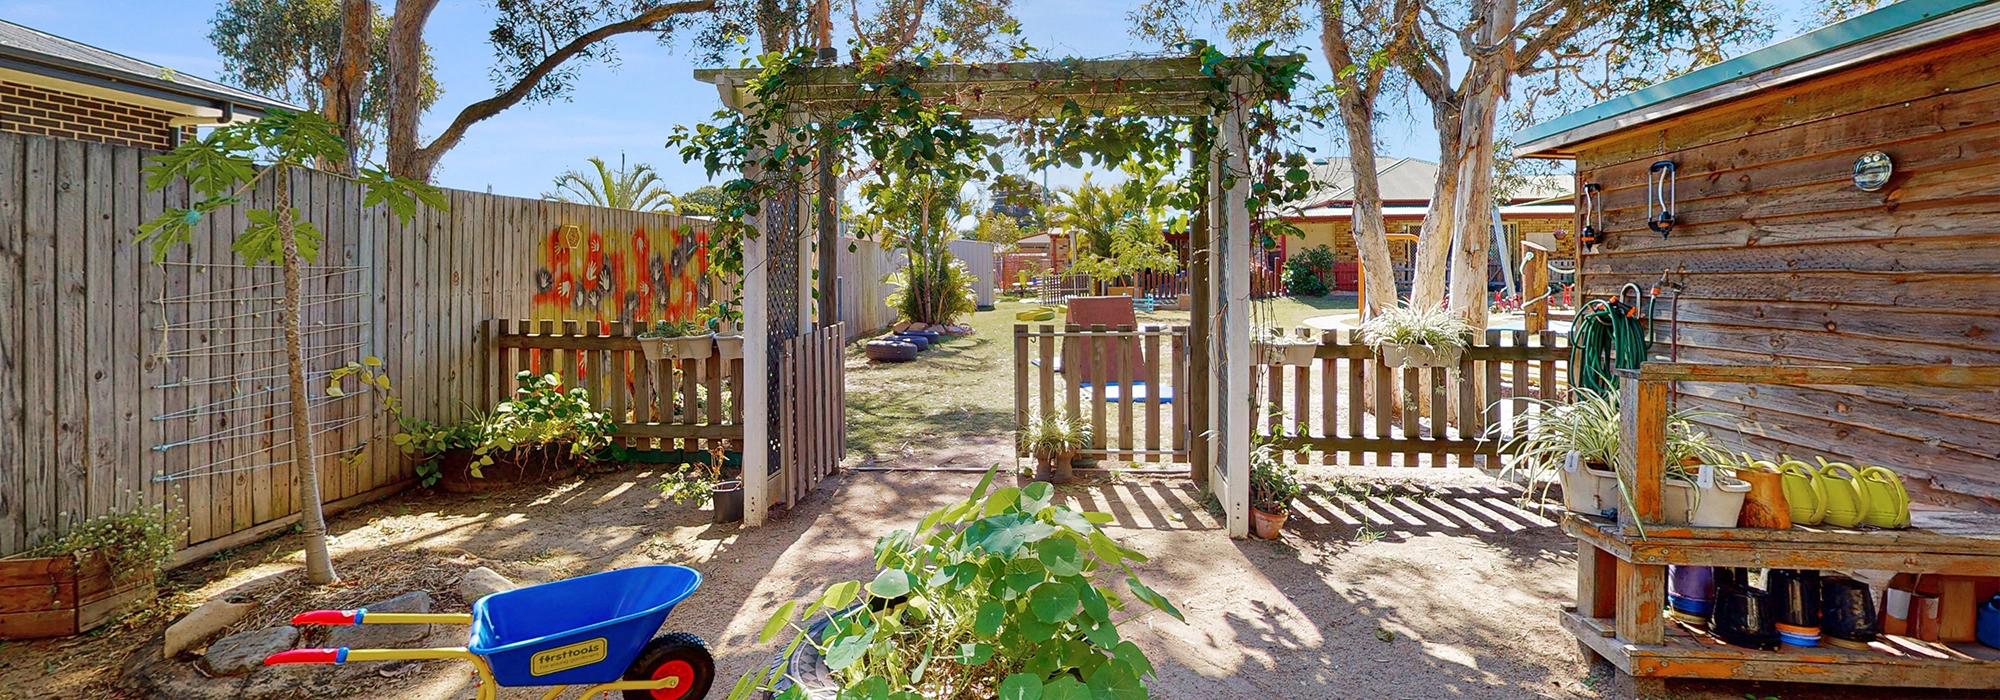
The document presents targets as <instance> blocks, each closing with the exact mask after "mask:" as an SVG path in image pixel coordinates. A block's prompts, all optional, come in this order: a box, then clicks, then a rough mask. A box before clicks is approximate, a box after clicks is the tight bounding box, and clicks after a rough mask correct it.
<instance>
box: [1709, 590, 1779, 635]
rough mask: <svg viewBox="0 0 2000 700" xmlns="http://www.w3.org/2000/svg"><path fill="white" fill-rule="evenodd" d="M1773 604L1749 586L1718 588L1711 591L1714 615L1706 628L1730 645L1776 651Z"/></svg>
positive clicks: (1764, 595) (1774, 608)
mask: <svg viewBox="0 0 2000 700" xmlns="http://www.w3.org/2000/svg"><path fill="white" fill-rule="evenodd" d="M1777 607H1778V606H1777V605H1776V603H1774V602H1773V601H1772V599H1771V594H1769V593H1765V592H1763V591H1760V590H1757V589H1755V588H1751V587H1749V586H1731V587H1729V589H1728V590H1721V589H1718V590H1716V592H1715V616H1714V617H1713V618H1712V619H1711V621H1710V622H1709V627H1708V628H1709V630H1710V631H1712V632H1714V633H1715V636H1717V637H1721V638H1722V641H1724V642H1728V643H1729V644H1731V645H1733V646H1739V647H1743V648H1745V649H1763V650H1766V651H1771V650H1776V649H1777V648H1778V620H1777Z"/></svg>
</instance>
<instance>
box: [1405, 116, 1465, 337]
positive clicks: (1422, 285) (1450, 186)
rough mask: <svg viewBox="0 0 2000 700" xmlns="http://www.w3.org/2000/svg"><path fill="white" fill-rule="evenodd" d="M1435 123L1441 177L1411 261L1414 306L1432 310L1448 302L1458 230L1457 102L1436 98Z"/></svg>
mask: <svg viewBox="0 0 2000 700" xmlns="http://www.w3.org/2000/svg"><path fill="white" fill-rule="evenodd" d="M1431 104H1432V107H1431V109H1432V110H1433V112H1434V115H1433V117H1432V120H1431V121H1432V122H1433V123H1434V125H1435V126H1436V127H1437V129H1438V175H1437V180H1435V181H1434V182H1433V183H1432V185H1431V206H1430V210H1429V211H1428V212H1425V214H1424V225H1423V229H1422V230H1421V231H1419V232H1418V233H1417V259H1415V260H1412V261H1410V265H1411V267H1412V268H1413V269H1412V271H1411V278H1410V306H1411V307H1413V308H1422V309H1428V308H1433V307H1436V306H1438V305H1440V304H1443V303H1444V293H1445V288H1446V279H1447V277H1446V275H1447V274H1448V273H1449V272H1450V270H1451V248H1452V246H1451V241H1452V235H1453V234H1452V232H1453V231H1454V230H1456V228H1457V227H1455V226H1453V223H1454V221H1455V219H1454V217H1453V216H1452V214H1453V211H1452V208H1451V206H1450V203H1451V201H1452V200H1453V199H1454V198H1455V197H1457V196H1458V189H1459V187H1460V185H1461V182H1460V179H1459V169H1458V164H1459V161H1460V160H1461V157H1460V153H1459V147H1458V144H1459V142H1460V141H1461V140H1462V139H1461V138H1460V136H1459V128H1460V124H1461V123H1462V120H1461V119H1460V112H1459V110H1458V107H1457V104H1456V101H1455V100H1446V101H1443V102H1442V103H1441V102H1440V101H1438V100H1437V99H1436V98H1433V99H1432V102H1431Z"/></svg>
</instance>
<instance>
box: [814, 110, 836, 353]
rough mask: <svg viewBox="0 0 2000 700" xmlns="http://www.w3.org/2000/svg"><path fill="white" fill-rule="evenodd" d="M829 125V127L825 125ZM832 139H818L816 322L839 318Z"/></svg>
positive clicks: (828, 321)
mask: <svg viewBox="0 0 2000 700" xmlns="http://www.w3.org/2000/svg"><path fill="white" fill-rule="evenodd" d="M828 128H830V127H828ZM834 157H835V154H834V152H833V141H832V140H831V139H828V138H826V137H825V136H821V138H820V142H819V211H818V219H819V220H818V224H819V326H820V327H822V328H824V327H826V326H831V325H833V324H835V323H839V322H840V297H839V288H838V287H837V286H836V285H835V281H836V280H838V279H839V278H840V255H839V252H840V192H838V191H837V190H838V189H839V187H840V180H839V178H836V177H834V175H833V159H834Z"/></svg>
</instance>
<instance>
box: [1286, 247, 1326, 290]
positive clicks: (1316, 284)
mask: <svg viewBox="0 0 2000 700" xmlns="http://www.w3.org/2000/svg"><path fill="white" fill-rule="evenodd" d="M1338 260H1339V258H1337V257H1336V256H1335V255H1334V253H1333V248H1332V247H1330V246H1327V245H1326V244H1324V243H1322V244H1320V245H1317V246H1314V247H1312V248H1307V249H1305V250H1301V251H1299V252H1297V253H1293V254H1292V257H1291V258H1290V259H1287V260H1285V289H1286V290H1288V291H1290V292H1291V293H1292V294H1293V295H1296V296H1308V297H1320V296H1326V294H1327V292H1331V291H1333V287H1332V285H1331V284H1330V283H1329V282H1328V280H1329V278H1330V277H1331V276H1332V275H1333V266H1334V263H1335V262H1337V261H1338Z"/></svg>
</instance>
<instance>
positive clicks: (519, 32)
mask: <svg viewBox="0 0 2000 700" xmlns="http://www.w3.org/2000/svg"><path fill="white" fill-rule="evenodd" d="M717 1H718V0H682V1H680V2H658V1H657V0H635V1H634V2H629V3H615V2H603V1H601V0H494V3H493V9H494V14H495V15H496V17H495V20H494V25H493V29H492V30H491V31H489V32H487V40H488V42H489V43H490V44H492V46H493V51H494V54H495V63H494V66H493V69H492V74H493V78H494V82H495V83H496V87H498V88H499V92H498V93H496V94H494V95H493V96H492V97H489V98H486V99H483V100H480V101H477V102H474V103H472V104H470V105H467V106H466V107H465V108H464V109H461V110H459V112H458V114H457V115H456V116H454V117H452V119H451V121H450V122H449V123H447V124H446V125H445V127H444V129H442V130H441V131H439V132H438V134H437V136H436V137H434V138H432V139H431V140H430V142H429V143H424V142H422V139H421V138H419V136H418V133H417V132H418V127H419V126H420V125H421V124H422V120H423V113H424V106H423V104H422V100H423V82H422V76H423V65H424V57H423V46H424V41H423V38H424V32H425V31H426V28H427V27H428V25H429V24H430V19H431V13H432V11H434V10H436V9H437V5H438V0H396V6H395V12H394V13H393V16H392V17H391V18H390V21H389V34H388V67H387V68H388V70H387V72H388V96H389V114H388V131H389V135H388V142H389V159H388V161H389V171H390V172H393V173H395V174H396V175H398V176H400V177H408V178H416V179H420V180H429V179H430V177H431V174H432V173H433V171H435V170H436V169H437V164H438V161H439V160H440V159H442V158H444V155H445V153H447V152H449V151H450V150H451V149H452V148H454V147H456V146H458V143H459V142H460V141H461V140H463V139H464V138H465V133H466V131H467V130H468V129H471V128H472V125H474V124H477V123H479V122H481V121H485V120H487V119H490V118H492V117H493V116H494V115H496V114H499V113H501V112H503V111H506V110H507V109H509V108H511V107H514V106H515V105H519V104H522V103H527V104H535V103H540V102H549V101H554V100H560V99H564V98H565V97H567V96H568V95H569V94H570V91H571V90H573V89H574V88H575V86H576V82H577V80H578V79H580V78H581V77H582V68H583V65H584V64H586V63H590V62H598V63H616V61H617V55H618V54H617V49H616V47H615V46H613V45H612V44H611V43H610V42H609V40H610V39H611V38H613V37H616V36H620V35H624V34H633V33H651V34H654V35H656V36H657V37H659V38H660V39H661V40H662V41H665V40H668V39H669V38H671V37H672V36H673V33H674V31H675V30H676V29H677V28H680V27H682V26H683V25H686V24H688V21H689V18H690V17H691V16H695V15H699V14H702V13H706V12H709V11H711V10H713V9H715V6H716V3H717Z"/></svg>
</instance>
